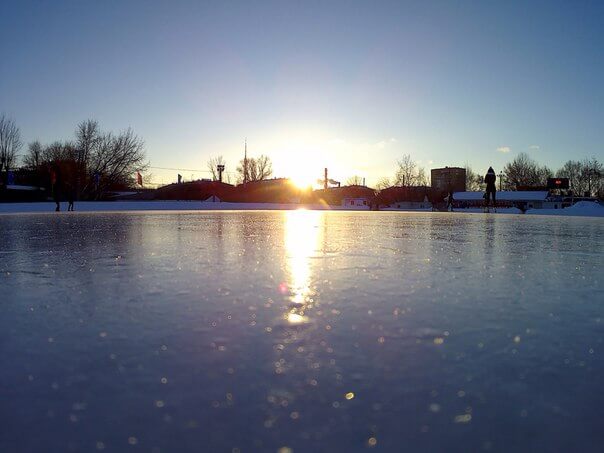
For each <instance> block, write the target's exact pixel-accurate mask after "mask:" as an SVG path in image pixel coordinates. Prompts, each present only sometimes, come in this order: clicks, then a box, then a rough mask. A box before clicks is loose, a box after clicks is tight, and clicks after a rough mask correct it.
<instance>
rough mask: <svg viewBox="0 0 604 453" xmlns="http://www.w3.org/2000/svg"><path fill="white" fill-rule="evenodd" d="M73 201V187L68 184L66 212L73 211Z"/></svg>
mask: <svg viewBox="0 0 604 453" xmlns="http://www.w3.org/2000/svg"><path fill="white" fill-rule="evenodd" d="M74 200H75V187H73V185H72V184H69V186H68V187H67V202H68V205H67V210H68V211H73V201H74Z"/></svg>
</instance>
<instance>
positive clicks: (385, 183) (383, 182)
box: [375, 177, 392, 191]
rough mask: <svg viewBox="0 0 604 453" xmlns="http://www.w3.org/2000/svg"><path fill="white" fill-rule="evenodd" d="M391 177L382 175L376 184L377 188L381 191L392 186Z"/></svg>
mask: <svg viewBox="0 0 604 453" xmlns="http://www.w3.org/2000/svg"><path fill="white" fill-rule="evenodd" d="M391 186H392V184H391V183H390V178H387V177H382V178H380V179H378V182H377V183H376V184H375V190H377V191H380V190H384V189H387V188H388V187H391Z"/></svg>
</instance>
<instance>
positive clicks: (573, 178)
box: [556, 160, 586, 194]
mask: <svg viewBox="0 0 604 453" xmlns="http://www.w3.org/2000/svg"><path fill="white" fill-rule="evenodd" d="M556 176H557V177H558V178H568V179H569V181H570V188H571V189H572V190H573V192H575V193H577V194H580V193H584V192H585V190H586V185H584V181H583V176H582V165H581V162H579V161H578V160H569V161H567V162H566V163H565V164H564V165H563V166H562V168H560V169H559V170H558V171H557V172H556Z"/></svg>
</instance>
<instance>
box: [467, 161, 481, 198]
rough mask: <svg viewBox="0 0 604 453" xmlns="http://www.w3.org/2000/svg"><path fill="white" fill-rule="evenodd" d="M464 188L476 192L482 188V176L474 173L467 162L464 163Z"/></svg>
mask: <svg viewBox="0 0 604 453" xmlns="http://www.w3.org/2000/svg"><path fill="white" fill-rule="evenodd" d="M465 168H466V190H468V191H473V192H477V191H480V190H483V189H484V180H483V177H482V176H480V175H479V174H478V173H475V172H474V170H472V167H470V165H469V164H466V166H465Z"/></svg>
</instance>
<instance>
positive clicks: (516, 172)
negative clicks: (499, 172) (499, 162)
mask: <svg viewBox="0 0 604 453" xmlns="http://www.w3.org/2000/svg"><path fill="white" fill-rule="evenodd" d="M503 173H504V175H505V178H506V179H507V181H508V183H509V184H510V186H511V187H513V188H518V187H520V186H536V185H538V184H539V179H540V178H539V166H538V165H537V163H536V162H535V161H534V160H533V159H531V158H530V157H529V155H528V154H526V153H520V154H518V156H516V158H515V159H514V160H513V161H512V162H509V163H508V164H506V166H505V167H504V169H503Z"/></svg>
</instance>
